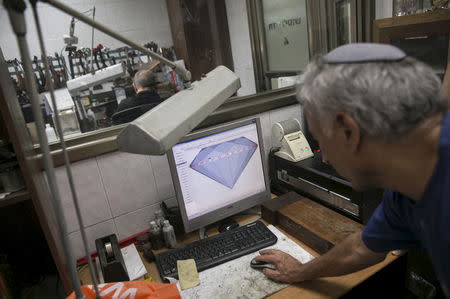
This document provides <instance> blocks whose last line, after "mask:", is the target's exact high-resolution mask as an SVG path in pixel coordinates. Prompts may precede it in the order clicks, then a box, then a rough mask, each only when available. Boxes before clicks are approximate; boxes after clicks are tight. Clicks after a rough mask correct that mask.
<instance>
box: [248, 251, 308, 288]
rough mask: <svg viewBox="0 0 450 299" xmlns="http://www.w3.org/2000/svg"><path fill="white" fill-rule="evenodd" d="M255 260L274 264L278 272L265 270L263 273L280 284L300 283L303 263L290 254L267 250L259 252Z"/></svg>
mask: <svg viewBox="0 0 450 299" xmlns="http://www.w3.org/2000/svg"><path fill="white" fill-rule="evenodd" d="M259 253H260V254H261V255H260V256H257V257H256V258H255V260H257V261H263V262H267V263H270V264H273V265H274V266H275V267H276V270H272V269H264V270H263V273H264V274H265V275H266V276H267V277H269V278H270V279H273V280H276V281H280V282H300V281H302V280H303V279H302V278H301V269H302V263H300V262H299V261H298V260H296V259H295V258H293V257H292V256H290V255H289V254H287V253H285V252H283V251H280V250H277V249H266V250H261V251H260V252H259Z"/></svg>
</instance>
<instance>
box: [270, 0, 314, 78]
mask: <svg viewBox="0 0 450 299" xmlns="http://www.w3.org/2000/svg"><path fill="white" fill-rule="evenodd" d="M263 10H264V29H265V34H266V44H267V45H266V48H267V58H268V64H269V65H268V68H269V71H301V70H303V69H304V68H305V67H306V65H307V64H308V62H309V44H308V24H307V19H306V0H263Z"/></svg>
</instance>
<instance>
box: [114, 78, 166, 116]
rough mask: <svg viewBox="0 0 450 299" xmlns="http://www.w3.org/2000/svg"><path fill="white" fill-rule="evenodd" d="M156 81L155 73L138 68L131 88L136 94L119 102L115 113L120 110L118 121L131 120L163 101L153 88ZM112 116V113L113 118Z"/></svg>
mask: <svg viewBox="0 0 450 299" xmlns="http://www.w3.org/2000/svg"><path fill="white" fill-rule="evenodd" d="M156 82H157V81H156V78H155V75H154V74H153V72H152V71H151V70H148V69H143V70H140V71H138V72H137V73H136V74H135V75H134V78H133V88H134V90H135V92H136V95H135V96H133V97H130V98H127V99H125V100H123V101H121V102H120V104H119V106H118V107H117V111H116V113H115V115H117V114H118V113H119V112H121V113H120V114H121V117H120V121H118V122H119V123H120V122H128V121H132V120H134V119H135V118H137V117H138V116H140V115H142V114H144V113H145V112H147V111H148V110H150V109H151V108H153V107H154V106H156V105H158V104H159V103H161V102H162V101H163V100H162V99H161V97H160V96H159V95H158V94H157V93H156V91H155V90H154V86H155V84H156ZM131 108H135V109H131ZM125 110H127V111H125ZM124 114H126V115H125V116H124ZM114 117H115V116H114V115H113V119H114Z"/></svg>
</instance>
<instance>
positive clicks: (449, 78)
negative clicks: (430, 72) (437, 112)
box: [442, 63, 450, 108]
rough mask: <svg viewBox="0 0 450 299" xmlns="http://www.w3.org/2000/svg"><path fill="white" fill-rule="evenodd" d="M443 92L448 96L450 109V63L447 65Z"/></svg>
mask: <svg viewBox="0 0 450 299" xmlns="http://www.w3.org/2000/svg"><path fill="white" fill-rule="evenodd" d="M442 92H443V93H444V94H445V95H446V96H447V100H448V107H449V108H450V63H449V64H447V70H446V71H445V75H444V80H442Z"/></svg>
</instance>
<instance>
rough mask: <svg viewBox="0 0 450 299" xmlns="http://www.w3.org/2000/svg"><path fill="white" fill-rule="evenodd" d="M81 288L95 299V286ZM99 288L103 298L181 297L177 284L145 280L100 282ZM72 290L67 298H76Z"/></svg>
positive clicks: (146, 298)
mask: <svg viewBox="0 0 450 299" xmlns="http://www.w3.org/2000/svg"><path fill="white" fill-rule="evenodd" d="M81 290H82V292H83V294H84V296H85V297H86V299H95V291H94V286H92V285H87V286H86V285H84V286H82V287H81ZM98 290H99V292H100V296H101V298H102V299H112V298H124V299H181V296H180V293H179V292H178V289H177V286H176V285H175V284H166V283H155V282H145V281H123V282H112V283H106V284H99V285H98ZM75 298H76V296H75V293H74V292H72V294H70V295H69V296H68V297H67V299H75Z"/></svg>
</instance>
